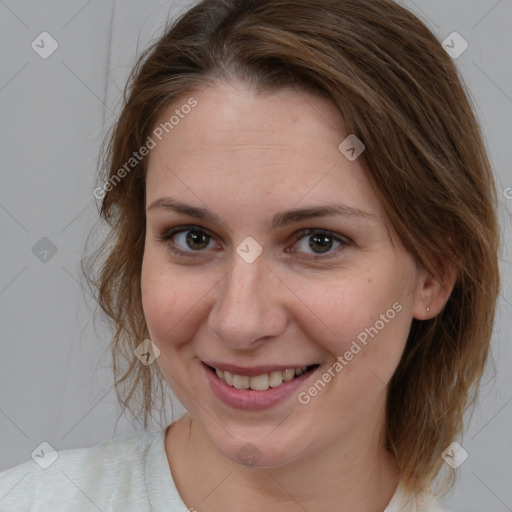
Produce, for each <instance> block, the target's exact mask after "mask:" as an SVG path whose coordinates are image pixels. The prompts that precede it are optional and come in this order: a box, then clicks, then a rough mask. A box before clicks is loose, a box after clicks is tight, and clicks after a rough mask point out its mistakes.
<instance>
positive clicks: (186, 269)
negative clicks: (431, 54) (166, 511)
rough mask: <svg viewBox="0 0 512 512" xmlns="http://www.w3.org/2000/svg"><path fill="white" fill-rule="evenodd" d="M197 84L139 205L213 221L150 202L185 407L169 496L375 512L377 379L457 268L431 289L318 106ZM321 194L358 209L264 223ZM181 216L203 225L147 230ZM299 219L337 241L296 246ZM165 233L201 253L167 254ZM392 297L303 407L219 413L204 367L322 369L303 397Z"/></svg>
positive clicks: (380, 426) (146, 263)
mask: <svg viewBox="0 0 512 512" xmlns="http://www.w3.org/2000/svg"><path fill="white" fill-rule="evenodd" d="M193 96H194V98H195V99H196V100H197V106H196V107H195V108H194V109H193V110H192V111H191V112H190V113H189V114H188V115H187V116H185V117H184V118H183V119H181V120H180V123H179V124H178V125H176V126H175V127H174V129H173V130H172V131H171V132H169V133H168V134H165V135H164V137H163V138H162V141H160V142H158V144H157V146H156V147H155V148H154V149H152V150H151V152H150V155H149V161H148V173H147V183H146V185H147V194H146V206H147V207H148V206H149V205H151V204H152V203H153V202H154V201H156V200H157V199H160V198H163V197H169V196H172V197H173V198H175V199H178V200H180V201H182V202H185V203H188V204H191V205H194V206H198V207H203V208H208V209H209V210H210V211H212V212H213V213H215V214H216V215H218V216H219V217H220V219H221V222H214V221H205V220H198V219H196V218H194V217H190V216H188V215H184V214H181V213H176V212H174V211H172V210H170V209H166V208H163V207H157V208H152V209H148V210H147V212H146V213H147V229H146V239H145V252H144V259H143V264H142V282H141V286H142V297H143V307H144V312H145V316H146V321H147V325H148V329H149V332H150V335H151V339H152V341H153V343H155V344H156V345H157V346H158V348H159V349H160V351H161V353H160V356H159V358H158V359H157V362H158V365H159V367H160V369H161V371H162V373H163V375H164V377H165V379H166V381H167V382H168V384H169V385H170V386H171V388H172V389H173V391H174V392H175V394H176V395H177V397H178V398H179V400H180V401H181V403H182V404H183V405H184V406H185V408H186V410H187V413H186V414H185V415H184V416H183V417H182V418H180V419H179V420H178V421H177V422H175V423H173V424H172V426H171V427H170V428H168V429H167V433H166V441H165V447H166V453H167V457H168V461H169V465H170V469H171V472H172V475H173V477H174V480H175V482H176V485H177V488H178V491H179V492H180V495H181V496H182V498H183V500H184V502H185V503H186V505H187V506H188V507H195V508H196V509H197V510H198V511H200V512H204V511H209V512H216V511H221V510H222V511H223V512H226V511H234V510H246V511H256V510H258V511H259V510H277V509H278V507H279V510H285V511H290V512H291V511H299V510H304V509H306V510H309V511H316V510H342V511H352V510H358V511H368V512H374V511H382V510H384V508H385V507H386V505H387V504H388V502H389V500H390V499H391V497H392V495H393V493H394V492H395V489H396V487H397V484H398V478H399V472H398V468H397V464H396V461H395V459H394V458H393V457H392V456H391V455H390V454H389V452H387V451H386V449H385V447H384V418H385V404H386V390H387V383H388V382H389V380H390V378H391V377H392V375H393V372H394V370H395V368H396V367H397V365H398V363H399V360H400V357H401V354H402V352H403V350H404V347H405V343H406V340H407V335H408V333H409V330H410V326H411V322H412V319H413V318H417V319H420V320H422V319H427V318H431V317H433V316H435V315H436V314H437V313H438V312H439V311H440V310H441V309H442V307H443V306H444V304H445V303H446V300H447V299H448V297H449V294H450V292H451V289H452V287H453V281H454V278H453V279H451V282H450V283H448V284H445V285H444V286H442V285H441V284H440V283H439V282H438V281H436V280H435V279H433V278H432V276H430V275H429V274H428V273H427V272H426V271H424V270H423V269H422V268H420V267H419V266H418V265H417V264H416V262H415V259H414V258H413V257H412V255H410V254H409V253H408V252H407V251H406V250H405V248H404V247H403V245H402V244H401V242H400V240H399V238H398V236H397V234H396V233H395V232H394V230H393V229H392V228H391V226H389V225H388V222H387V220H386V218H385V216H384V212H383V210H382V208H381V205H380V204H379V202H378V200H377V198H376V196H375V193H374V191H373V190H372V188H371V186H370V183H369V181H368V179H367V177H366V171H365V163H364V153H363V155H361V156H360V157H359V158H357V159H356V160H355V161H349V160H348V159H347V158H345V156H344V155H343V154H342V153H341V152H340V151H339V149H338V145H339V144H340V142H341V141H343V140H344V139H345V138H346V137H347V135H349V134H348V133H347V132H346V129H345V126H344V122H343V119H342V117H341V116H340V114H339V113H338V111H337V110H336V108H335V107H334V105H332V104H331V103H330V102H329V101H328V100H326V99H324V98H321V97H319V96H316V95H312V94H310V93H306V92H297V91H294V90H291V89H281V90H279V91H275V92H271V93H269V92H265V93H257V92H255V91H254V90H253V89H251V88H249V87H248V86H246V85H242V84H240V83H237V82H231V83H226V82H221V83H219V82H217V83H213V84H211V85H210V86H209V87H207V88H205V89H203V90H201V91H199V92H197V93H195V94H194V95H193ZM187 98H188V97H187ZM187 98H185V99H184V100H183V101H182V102H181V103H176V104H175V105H173V106H172V107H169V109H168V110H166V111H165V112H162V115H161V118H160V119H159V121H158V123H160V122H165V120H168V119H169V117H170V115H172V113H173V112H174V110H175V109H176V108H179V105H182V104H184V103H185V102H186V99H187ZM158 123H157V124H158ZM329 203H335V204H343V205H346V206H351V207H355V208H359V209H360V210H364V211H365V212H367V213H368V214H370V216H368V217H362V218H361V217H343V216H333V217H323V218H314V219H309V220H301V221H298V222H295V223H293V224H290V225H287V226H284V227H280V228H275V229H273V228H272V227H271V219H272V217H273V216H274V215H275V214H277V213H278V212H280V211H283V210H287V209H292V208H301V207H307V206H313V205H326V204H329ZM185 225H192V226H196V228H195V229H196V230H203V232H205V233H206V235H210V237H208V236H207V237H206V241H205V242H204V244H203V245H202V246H201V245H200V243H196V244H197V245H192V247H191V246H190V245H187V242H186V238H185V236H186V235H187V232H185V233H178V234H175V235H174V236H173V238H172V239H170V240H168V241H167V242H165V241H161V240H159V239H158V237H159V236H161V235H163V234H164V233H165V232H166V231H167V230H169V229H170V228H172V227H177V226H185ZM306 228H311V229H322V230H327V231H329V232H331V233H332V235H331V236H332V237H340V238H342V239H347V242H346V243H343V244H342V243H340V242H337V241H336V238H329V239H328V241H330V242H331V243H332V248H331V249H330V250H328V251H327V252H326V253H323V252H322V247H321V246H318V245H314V246H313V248H311V247H310V246H309V245H308V242H309V241H311V239H312V238H314V235H315V233H311V234H306V235H300V234H299V232H300V230H303V229H306ZM294 234H299V237H297V238H294ZM248 236H250V237H252V238H254V239H255V240H256V241H257V242H258V243H259V244H260V245H261V247H262V248H263V252H262V254H260V255H259V257H258V258H256V259H255V261H253V262H252V263H247V262H246V261H245V260H244V259H242V258H241V257H240V256H239V255H238V254H237V252H236V248H237V246H238V245H239V244H240V243H241V242H242V241H244V240H245V239H246V237H248ZM173 242H174V246H175V247H177V248H181V249H182V250H183V251H186V252H187V253H188V254H191V253H194V254H199V256H198V257H195V258H192V257H187V256H177V255H175V254H173V253H172V252H171V250H170V249H169V246H170V245H173ZM197 247H199V250H198V249H197ZM291 249H295V251H294V252H291ZM314 256H318V260H317V261H312V260H310V259H308V258H310V257H314ZM322 258H323V259H322ZM394 303H399V304H400V305H401V306H402V309H401V311H400V312H399V313H397V314H396V316H395V318H393V319H392V320H390V321H389V322H387V323H385V327H384V328H383V329H381V330H380V331H379V333H378V335H377V336H375V337H374V338H373V339H370V341H369V342H368V344H367V346H365V347H364V348H363V349H362V350H361V352H359V353H358V354H357V355H356V356H354V358H353V359H352V360H351V361H350V362H349V364H348V365H346V366H344V368H343V370H342V371H341V372H339V373H337V374H336V377H335V378H333V379H332V380H331V382H329V384H328V385H327V386H326V387H325V388H324V389H323V390H322V391H321V392H319V393H318V394H317V396H315V397H313V398H311V401H310V402H309V403H308V404H307V405H303V404H301V403H299V401H298V399H297V395H296V394H292V396H290V397H288V398H287V399H286V400H285V401H283V402H281V403H279V404H277V405H276V406H273V407H271V408H268V409H265V410H260V411H241V410H238V409H233V408H231V407H229V406H227V405H225V404H223V403H222V402H220V401H219V400H218V399H217V398H216V396H215V395H214V394H213V392H212V391H211V389H210V386H209V383H208V381H207V379H206V375H205V370H204V369H203V367H202V366H201V364H200V360H203V361H204V360H217V361H223V362H226V363H232V364H238V365H240V366H257V365H265V364H286V365H288V364H289V367H290V368H293V367H300V366H302V365H306V364H312V363H318V364H320V365H321V368H320V370H319V373H317V374H315V375H316V377H315V378H314V379H309V380H308V381H307V382H305V383H304V385H303V386H302V387H301V391H304V390H305V391H307V390H308V388H309V387H310V386H311V385H312V384H313V383H314V381H315V380H316V379H317V378H319V377H320V376H321V374H323V373H324V372H325V371H326V370H327V369H328V368H329V367H332V366H333V364H334V362H335V361H336V359H337V357H338V356H339V355H343V354H344V353H345V352H346V351H347V350H348V349H349V348H350V346H351V343H352V341H353V340H355V339H357V336H358V334H360V333H361V332H362V331H364V329H365V328H368V327H370V326H374V325H375V323H376V321H377V320H378V319H379V318H380V315H381V314H383V313H385V312H386V311H387V310H389V309H390V308H391V307H392V305H393V304H394ZM428 306H430V311H429V312H427V311H426V309H427V307H428ZM247 443H252V444H253V445H255V446H256V447H257V451H258V454H259V457H260V458H259V459H258V460H257V462H256V463H255V464H254V465H253V466H252V467H246V466H244V465H243V464H242V463H241V461H240V460H239V458H238V457H237V453H238V451H239V450H240V449H241V448H242V447H244V445H246V444H247ZM212 468H214V470H212Z"/></svg>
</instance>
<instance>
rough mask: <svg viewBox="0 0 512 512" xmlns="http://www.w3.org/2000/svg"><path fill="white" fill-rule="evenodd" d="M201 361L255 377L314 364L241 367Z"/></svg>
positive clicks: (214, 366)
mask: <svg viewBox="0 0 512 512" xmlns="http://www.w3.org/2000/svg"><path fill="white" fill-rule="evenodd" d="M203 363H204V364H206V365H208V366H211V367H213V368H217V369H218V370H222V371H224V372H229V373H234V374H235V375H246V376H247V377H255V376H256V375H264V374H265V373H271V372H280V371H283V370H291V369H295V368H304V367H307V366H313V365H314V364H315V363H313V364H288V365H279V364H270V365H262V366H251V367H243V366H238V365H236V364H226V363H220V362H216V361H203Z"/></svg>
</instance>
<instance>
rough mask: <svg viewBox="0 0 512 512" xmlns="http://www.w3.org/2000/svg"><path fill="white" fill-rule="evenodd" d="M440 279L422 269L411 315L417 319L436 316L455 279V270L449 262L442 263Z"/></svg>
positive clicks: (445, 301) (450, 291) (446, 298)
mask: <svg viewBox="0 0 512 512" xmlns="http://www.w3.org/2000/svg"><path fill="white" fill-rule="evenodd" d="M440 275H442V276H443V277H442V281H439V280H438V279H437V278H436V277H434V276H433V275H432V274H431V273H429V272H428V271H427V270H423V273H422V276H421V279H420V281H419V287H418V289H417V290H416V301H415V304H414V309H413V317H414V318H416V319H418V320H429V319H430V318H434V317H435V316H437V315H438V314H439V313H440V312H441V311H442V309H443V308H444V306H445V304H446V303H447V302H448V299H449V298H450V295H451V293H452V291H453V287H454V286H455V283H456V281H457V271H456V270H455V268H454V267H453V265H451V264H444V265H443V272H441V273H440Z"/></svg>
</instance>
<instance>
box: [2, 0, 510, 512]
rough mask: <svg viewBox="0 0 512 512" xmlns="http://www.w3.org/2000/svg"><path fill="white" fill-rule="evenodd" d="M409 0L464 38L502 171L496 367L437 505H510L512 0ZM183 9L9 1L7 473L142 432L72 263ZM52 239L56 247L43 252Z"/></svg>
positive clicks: (469, 508)
mask: <svg viewBox="0 0 512 512" xmlns="http://www.w3.org/2000/svg"><path fill="white" fill-rule="evenodd" d="M400 3H402V4H403V5H404V6H405V7H407V8H409V9H410V10H412V11H413V12H414V13H415V14H417V15H418V16H419V17H420V18H421V19H422V20H423V21H424V22H425V23H426V24H427V25H428V26H429V27H430V28H431V30H433V32H434V33H435V34H436V36H437V37H438V39H439V41H443V40H444V39H445V38H446V37H447V36H448V35H449V34H451V33H452V32H453V31H457V32H458V33H460V34H461V35H462V37H463V38H464V39H465V40H466V41H467V42H468V43H469V48H468V50H467V51H466V52H464V53H463V54H462V55H461V56H460V57H458V58H457V59H456V63H457V66H458V67H459V69H460V71H461V73H462V76H463V77H464V80H465V82H466V84H467V86H468V89H469V92H470V95H471V97H472V98H473V101H474V103H475V108H476V112H477V115H478V117H479V119H480V121H481V123H482V126H483V129H484V133H485V136H486V142H487V145H488V149H489V153H490V156H491V159H492V162H493V164H494V167H495V170H496V177H497V183H498V189H499V192H500V201H501V204H500V217H501V219H502V226H503V234H504V238H503V240H504V248H503V256H502V271H503V278H504V283H503V292H502V296H501V298H500V302H499V310H498V315H497V323H496V328H495V333H494V337H493V352H492V359H493V362H494V367H495V371H494V370H493V367H492V366H491V367H490V368H489V371H488V372H487V374H486V377H485V378H484V386H483V388H482V392H481V398H480V400H479V403H478V407H477V409H476V411H475V413H474V415H473V417H472V418H471V421H470V422H469V425H468V429H467V433H466V436H465V438H464V439H463V440H462V441H461V443H462V445H463V446H464V448H465V449H466V450H467V451H468V453H469V457H468V459H467V460H466V461H465V462H464V463H463V464H462V465H461V466H460V467H459V468H458V469H457V474H458V482H457V485H456V488H455V490H454V491H452V492H451V493H449V494H448V495H447V497H446V498H445V499H443V503H444V505H445V506H447V507H449V508H451V509H453V510H454V511H461V512H462V511H465V512H482V511H485V512H506V511H507V510H508V511H512V486H511V485H510V483H511V482H512V435H511V431H512V428H511V426H512V372H511V371H510V365H511V363H512V346H511V343H510V341H509V335H508V333H509V331H510V328H511V318H512V314H511V313H512V304H511V303H510V302H509V297H510V285H511V272H510V263H509V248H510V215H511V213H512V189H510V190H509V191H508V192H507V187H512V174H511V172H510V161H511V159H512V154H511V146H512V145H511V143H510V138H511V130H510V128H509V126H510V125H509V122H510V121H509V120H510V118H511V117H512V73H511V66H510V55H512V35H511V31H510V26H511V23H512V0H499V1H498V0H472V1H469V0H450V1H446V0H428V1H427V0H415V1H412V0H409V1H405V2H400ZM189 5H190V2H189V1H183V2H170V1H167V2H158V1H156V0H150V1H142V0H128V1H127V0H123V1H122V2H121V1H118V2H115V1H100V0H89V1H87V0H73V1H67V2H57V1H55V0H54V1H38V2H35V1H32V2H28V1H17V2H15V1H14V0H0V40H1V46H0V48H1V49H0V55H1V65H0V70H1V75H0V119H1V134H0V135H1V136H0V155H1V158H0V166H1V188H0V194H1V195H0V223H1V230H2V265H1V270H0V308H1V309H0V311H1V318H0V326H1V337H0V340H1V341H0V343H1V357H0V471H1V470H3V469H6V468H9V467H12V466H14V465H16V464H18V463H20V462H23V461H25V460H28V459H30V455H31V453H32V451H33V450H34V449H35V448H36V447H37V446H38V445H39V444H40V443H41V442H42V441H47V442H49V443H50V444H51V445H52V446H53V447H54V448H55V449H56V450H61V449H66V448H74V447H79V446H90V445H92V444H94V443H97V442H99V441H102V440H104V439H107V438H111V437H117V436H121V435H125V434H128V433H132V432H140V431H142V427H141V426H140V425H138V424H133V423H131V422H129V421H128V420H127V419H126V418H125V417H122V418H121V419H120V420H119V421H117V419H118V417H119V413H120V407H119V405H118V403H117V399H116V395H115V392H114V390H113V386H112V375H111V373H112V372H111V369H110V364H111V360H110V356H109V349H108V343H109V334H108V331H107V329H106V326H105V324H104V322H101V321H97V322H96V328H94V324H93V309H94V303H93V301H92V300H91V297H90V295H89V294H88V292H87V290H85V287H84V285H83V280H82V278H81V276H80V267H79V262H80V257H81V255H82V253H83V251H84V248H85V242H86V238H87V236H88V234H89V232H90V230H91V228H92V227H93V226H94V225H95V223H96V222H97V219H98V215H97V210H96V200H95V199H94V197H93V194H92V191H93V188H94V186H95V180H96V170H97V162H98V155H99V150H100V146H101V143H102V141H103V138H104V136H105V134H106V131H107V130H108V128H109V127H110V126H111V124H112V122H113V120H114V119H115V113H118V112H119V106H120V91H121V89H122V88H123V87H124V84H125V81H126V78H127V76H128V73H129V71H130V69H131V67H132V65H133V64H134V62H135V57H136V56H137V55H139V54H140V52H141V51H142V50H143V49H144V48H145V47H146V46H147V44H148V43H149V42H150V41H151V40H153V39H154V38H156V37H158V36H159V35H160V34H161V32H162V29H163V26H164V21H165V20H166V18H168V17H169V16H174V15H176V13H178V12H182V11H183V10H186V8H187V6H189ZM43 31H47V32H49V33H50V34H51V36H52V37H53V38H55V40H56V41H57V42H58V45H59V46H58V49H57V50H56V51H55V52H54V53H53V54H52V55H51V56H50V57H49V58H47V59H43V58H41V57H40V56H39V55H38V54H37V53H36V52H35V51H34V50H33V49H32V48H31V43H32V41H33V40H35V39H36V37H37V36H38V35H39V34H40V33H41V32H43ZM507 197H508V199H507ZM43 237H47V238H48V239H49V240H51V243H52V244H53V245H54V246H55V247H56V249H57V252H56V254H54V255H52V253H51V252H49V253H48V254H47V255H46V256H45V255H42V254H40V256H39V257H36V255H35V254H34V252H33V247H34V246H35V245H36V244H37V243H38V242H39V241H40V240H41V238H43ZM39 243H40V244H45V243H46V244H48V242H39ZM36 247H39V246H36ZM35 252H37V251H35ZM40 258H43V259H44V258H46V260H47V261H41V259H40ZM494 373H495V378H494V379H493V376H494ZM179 410H181V409H179ZM168 419H169V421H170V420H172V419H173V418H168ZM468 420H469V418H468ZM164 424H165V423H160V424H159V423H158V422H156V423H155V424H154V425H152V426H151V430H159V429H160V428H161V427H162V426H163V425H164Z"/></svg>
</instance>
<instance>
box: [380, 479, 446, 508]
mask: <svg viewBox="0 0 512 512" xmlns="http://www.w3.org/2000/svg"><path fill="white" fill-rule="evenodd" d="M384 512H455V511H453V510H447V509H445V508H442V507H441V505H439V502H438V501H437V499H436V497H435V496H433V495H432V494H429V493H427V492H424V493H420V494H415V495H412V494H409V493H408V492H406V490H405V488H404V487H403V485H402V484H401V483H399V485H398V487H397V489H396V491H395V494H394V496H393V498H392V499H391V501H390V502H389V504H388V506H387V507H386V509H385V510H384Z"/></svg>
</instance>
